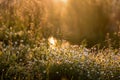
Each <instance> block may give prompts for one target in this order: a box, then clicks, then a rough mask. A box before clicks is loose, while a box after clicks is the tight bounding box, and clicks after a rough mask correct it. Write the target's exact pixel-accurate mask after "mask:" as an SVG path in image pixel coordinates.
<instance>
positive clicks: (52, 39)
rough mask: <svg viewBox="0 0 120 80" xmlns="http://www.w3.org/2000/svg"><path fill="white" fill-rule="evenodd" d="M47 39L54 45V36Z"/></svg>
mask: <svg viewBox="0 0 120 80" xmlns="http://www.w3.org/2000/svg"><path fill="white" fill-rule="evenodd" d="M48 41H49V43H50V45H56V42H57V41H56V39H55V38H54V37H50V38H49V39H48Z"/></svg>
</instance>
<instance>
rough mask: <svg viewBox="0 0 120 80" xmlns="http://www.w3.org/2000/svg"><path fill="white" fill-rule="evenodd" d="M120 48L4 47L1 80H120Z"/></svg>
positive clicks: (71, 46)
mask: <svg viewBox="0 0 120 80" xmlns="http://www.w3.org/2000/svg"><path fill="white" fill-rule="evenodd" d="M119 55H120V54H119V50H117V49H109V48H108V49H101V50H96V49H94V50H93V49H86V48H85V47H84V46H74V45H70V46H69V47H68V48H62V47H61V45H60V44H59V45H58V46H56V47H55V48H51V47H49V45H48V43H46V41H45V40H42V41H41V42H40V44H39V46H38V45H34V46H31V45H24V44H21V45H20V46H18V47H16V46H10V45H9V46H4V44H3V46H2V48H1V55H0V75H1V76H0V78H1V80H8V79H9V80H21V79H22V80H62V79H63V78H64V79H66V80H86V79H87V80H119V79H120V58H119Z"/></svg>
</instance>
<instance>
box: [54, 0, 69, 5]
mask: <svg viewBox="0 0 120 80" xmlns="http://www.w3.org/2000/svg"><path fill="white" fill-rule="evenodd" d="M54 2H56V3H59V2H62V3H64V4H66V3H67V2H68V0H54Z"/></svg>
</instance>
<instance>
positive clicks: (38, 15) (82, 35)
mask: <svg viewBox="0 0 120 80" xmlns="http://www.w3.org/2000/svg"><path fill="white" fill-rule="evenodd" d="M119 14H120V1H119V0H104V1H103V0H84V1H83V0H0V29H1V32H0V40H1V41H5V42H7V40H8V39H12V40H13V41H14V40H16V39H17V40H19V39H21V38H22V39H25V40H26V42H28V40H27V38H31V39H33V40H32V41H37V40H40V39H42V38H49V37H50V36H54V37H55V38H57V39H65V40H67V41H69V42H70V43H72V44H80V43H81V41H83V40H86V41H87V42H88V45H90V46H93V45H95V44H96V43H104V42H105V39H106V36H109V37H111V38H112V36H113V35H115V37H114V41H115V43H116V44H117V43H118V42H119V35H118V33H119V31H120V27H119V26H120V16H119ZM6 31H8V32H12V33H16V34H12V35H10V34H9V33H8V32H7V33H6ZM24 34H26V35H24ZM6 35H7V36H6ZM23 36H24V37H23ZM117 46H119V45H117Z"/></svg>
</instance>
